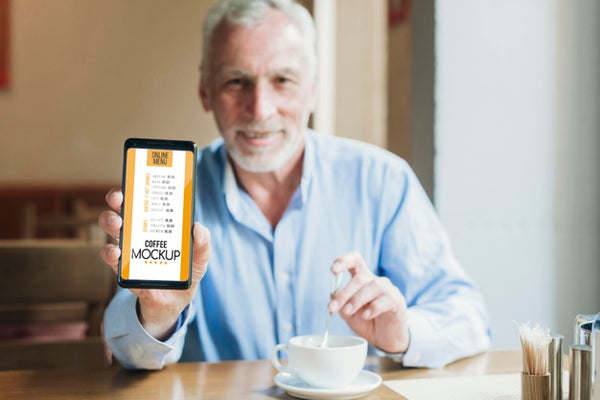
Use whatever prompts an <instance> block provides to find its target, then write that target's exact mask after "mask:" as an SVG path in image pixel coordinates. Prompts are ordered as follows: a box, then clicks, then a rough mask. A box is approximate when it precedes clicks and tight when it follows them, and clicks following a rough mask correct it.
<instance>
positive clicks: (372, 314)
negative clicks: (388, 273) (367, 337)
mask: <svg viewBox="0 0 600 400" xmlns="http://www.w3.org/2000/svg"><path fill="white" fill-rule="evenodd" d="M400 299H401V295H400V291H399V290H398V288H396V287H395V286H394V285H393V284H392V283H391V282H390V281H389V279H387V278H381V277H380V278H376V279H373V280H371V281H370V282H369V283H368V284H366V285H364V286H362V287H361V288H360V289H359V290H358V291H357V292H356V293H355V294H354V296H352V297H351V298H350V299H349V301H348V302H347V303H346V306H345V307H344V309H343V310H342V314H343V315H344V316H346V317H351V316H353V315H358V316H360V317H361V318H362V319H366V320H369V319H374V318H377V317H378V316H380V315H381V314H383V313H386V312H396V311H398V309H399V306H400Z"/></svg>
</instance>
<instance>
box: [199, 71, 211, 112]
mask: <svg viewBox="0 0 600 400" xmlns="http://www.w3.org/2000/svg"><path fill="white" fill-rule="evenodd" d="M198 95H199V96H200V101H202V107H203V108H204V111H211V110H212V107H211V106H210V100H209V98H208V91H207V90H206V82H205V79H204V76H200V84H199V85H198Z"/></svg>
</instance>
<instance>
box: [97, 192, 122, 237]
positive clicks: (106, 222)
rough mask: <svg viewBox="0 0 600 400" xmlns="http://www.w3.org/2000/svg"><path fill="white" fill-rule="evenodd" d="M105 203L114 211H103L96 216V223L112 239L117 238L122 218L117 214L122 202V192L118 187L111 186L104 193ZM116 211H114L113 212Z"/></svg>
mask: <svg viewBox="0 0 600 400" xmlns="http://www.w3.org/2000/svg"><path fill="white" fill-rule="evenodd" d="M106 203H108V206H109V207H110V208H112V209H113V210H114V211H109V210H106V211H103V212H102V213H101V214H100V216H99V217H98V225H100V228H102V230H103V231H104V232H106V233H107V234H108V235H110V236H111V237H112V238H113V239H116V240H117V241H118V240H119V230H120V229H121V225H122V224H123V220H122V219H121V217H120V216H119V214H117V212H120V210H121V204H123V193H121V190H120V189H118V188H112V189H111V190H109V191H108V193H107V194H106ZM115 211H116V212H115Z"/></svg>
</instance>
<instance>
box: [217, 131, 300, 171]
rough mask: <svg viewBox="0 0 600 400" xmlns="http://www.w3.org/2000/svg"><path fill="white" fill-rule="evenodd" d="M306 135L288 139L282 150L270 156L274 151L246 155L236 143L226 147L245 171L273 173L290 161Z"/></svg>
mask: <svg viewBox="0 0 600 400" xmlns="http://www.w3.org/2000/svg"><path fill="white" fill-rule="evenodd" d="M304 135H305V133H302V134H299V135H296V136H295V137H293V138H290V137H286V139H285V141H284V142H283V146H282V148H281V149H280V150H278V151H277V153H276V154H269V153H270V152H272V151H273V150H271V149H269V148H264V149H262V150H257V151H255V152H254V153H253V154H244V153H243V152H242V151H241V150H240V148H239V146H237V145H236V143H235V142H227V143H226V144H225V145H226V147H227V151H228V152H229V155H230V156H231V158H232V159H233V161H235V163H236V164H237V165H238V166H239V167H240V168H242V169H243V170H244V171H247V172H253V173H264V172H273V171H277V170H278V169H280V168H281V167H282V166H283V165H285V163H286V162H288V161H290V159H291V158H292V157H293V156H294V154H295V153H296V151H297V149H298V145H299V143H300V142H301V141H302V139H303V138H304Z"/></svg>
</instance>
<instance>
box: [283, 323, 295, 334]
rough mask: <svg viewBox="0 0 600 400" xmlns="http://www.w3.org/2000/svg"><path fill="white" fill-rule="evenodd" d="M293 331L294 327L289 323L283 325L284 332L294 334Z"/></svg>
mask: <svg viewBox="0 0 600 400" xmlns="http://www.w3.org/2000/svg"><path fill="white" fill-rule="evenodd" d="M292 329H294V326H293V325H292V324H290V323H289V322H284V323H283V330H284V331H286V332H287V333H292Z"/></svg>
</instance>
